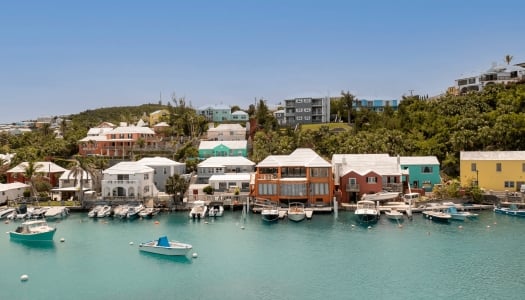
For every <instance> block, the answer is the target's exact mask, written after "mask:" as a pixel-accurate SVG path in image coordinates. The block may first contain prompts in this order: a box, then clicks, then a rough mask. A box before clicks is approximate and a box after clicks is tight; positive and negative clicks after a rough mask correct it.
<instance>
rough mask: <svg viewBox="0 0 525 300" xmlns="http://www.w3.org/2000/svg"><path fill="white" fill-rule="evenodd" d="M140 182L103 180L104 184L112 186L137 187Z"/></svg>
mask: <svg viewBox="0 0 525 300" xmlns="http://www.w3.org/2000/svg"><path fill="white" fill-rule="evenodd" d="M138 182H139V181H138V180H102V184H111V185H135V184H137V183H138Z"/></svg>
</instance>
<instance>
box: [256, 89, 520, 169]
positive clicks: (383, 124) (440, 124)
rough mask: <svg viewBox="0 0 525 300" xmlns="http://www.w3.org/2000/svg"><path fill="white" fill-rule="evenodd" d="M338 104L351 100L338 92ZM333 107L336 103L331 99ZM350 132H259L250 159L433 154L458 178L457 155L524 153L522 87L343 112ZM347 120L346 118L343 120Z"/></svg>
mask: <svg viewBox="0 0 525 300" xmlns="http://www.w3.org/2000/svg"><path fill="white" fill-rule="evenodd" d="M341 99H343V100H342V101H343V102H344V101H350V100H348V99H353V97H352V96H351V95H350V96H349V95H348V94H347V93H344V92H343V95H342V98H341ZM335 101H336V103H337V101H338V100H335ZM345 106H346V104H345V105H343V104H336V105H335V107H336V108H337V109H338V115H339V116H343V117H342V118H343V120H344V119H345V117H344V116H346V115H348V118H351V121H352V127H353V129H352V130H350V131H343V132H334V131H330V130H329V128H328V126H321V128H320V129H319V130H316V131H312V130H304V131H302V130H299V131H292V130H280V131H268V130H267V131H259V132H257V134H256V135H255V138H254V146H253V149H254V151H253V160H254V161H256V162H259V161H260V160H262V159H264V157H266V156H267V155H269V154H289V153H291V152H292V151H293V150H294V149H296V148H297V147H309V148H312V149H314V150H315V151H316V152H317V153H319V154H320V155H322V156H323V157H325V158H326V159H328V160H329V159H330V158H331V156H332V155H333V154H338V153H388V154H390V155H402V156H415V155H424V156H426V155H434V156H436V157H437V158H438V159H439V161H440V162H441V167H442V170H443V171H444V173H445V174H447V175H449V176H452V177H454V176H457V175H458V174H459V152H460V151H495V150H500V151H513V150H523V149H524V148H525V138H524V137H525V85H524V84H510V85H492V86H488V87H486V88H485V89H484V90H483V91H482V92H479V93H469V94H466V95H461V96H454V95H444V96H441V97H438V98H434V99H424V100H423V99H420V98H419V97H418V96H413V97H408V98H404V99H403V100H402V101H401V103H400V105H399V108H398V111H395V112H394V111H393V110H391V109H387V110H386V111H385V112H381V113H377V112H374V111H371V110H369V109H367V108H364V107H360V108H359V109H357V110H355V109H354V110H352V111H351V112H349V113H348V112H346V111H344V107H345ZM346 121H348V119H346Z"/></svg>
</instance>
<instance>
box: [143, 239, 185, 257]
mask: <svg viewBox="0 0 525 300" xmlns="http://www.w3.org/2000/svg"><path fill="white" fill-rule="evenodd" d="M192 248H193V247H192V245H190V244H185V243H180V242H176V241H170V240H168V237H167V236H162V237H160V238H159V239H158V240H154V241H150V242H146V243H140V244H139V251H144V252H150V253H155V254H161V255H186V254H188V252H189V251H190V250H191V249H192Z"/></svg>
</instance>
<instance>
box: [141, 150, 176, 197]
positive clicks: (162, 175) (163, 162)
mask: <svg viewBox="0 0 525 300" xmlns="http://www.w3.org/2000/svg"><path fill="white" fill-rule="evenodd" d="M137 163H139V164H142V165H144V166H148V167H150V168H153V170H154V171H153V174H154V175H153V182H154V184H155V186H156V187H157V190H159V191H160V192H166V182H167V181H168V178H169V177H171V176H173V175H175V174H177V175H182V174H184V173H186V164H184V163H180V162H176V161H174V160H171V159H169V158H166V157H158V156H157V157H145V158H143V159H141V160H139V161H137Z"/></svg>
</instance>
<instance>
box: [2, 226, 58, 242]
mask: <svg viewBox="0 0 525 300" xmlns="http://www.w3.org/2000/svg"><path fill="white" fill-rule="evenodd" d="M56 230H57V229H56V228H53V229H52V230H50V231H47V232H39V233H18V232H14V231H10V232H9V237H10V238H11V239H13V240H17V241H26V242H50V241H53V237H54V236H55V232H56Z"/></svg>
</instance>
